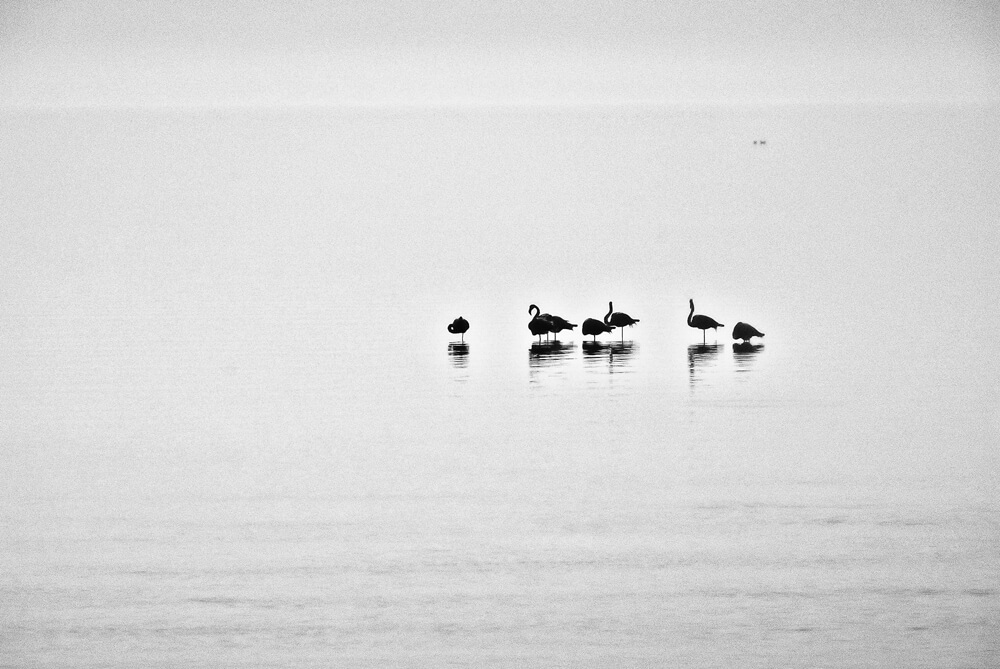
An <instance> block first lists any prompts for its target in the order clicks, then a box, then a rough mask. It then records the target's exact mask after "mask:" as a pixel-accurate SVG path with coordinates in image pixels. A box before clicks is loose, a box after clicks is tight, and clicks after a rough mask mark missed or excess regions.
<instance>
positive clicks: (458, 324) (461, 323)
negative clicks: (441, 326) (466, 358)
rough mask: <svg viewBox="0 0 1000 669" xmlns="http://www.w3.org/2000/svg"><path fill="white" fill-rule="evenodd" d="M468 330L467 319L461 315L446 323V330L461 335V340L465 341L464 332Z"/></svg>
mask: <svg viewBox="0 0 1000 669" xmlns="http://www.w3.org/2000/svg"><path fill="white" fill-rule="evenodd" d="M468 331H469V321H467V320H465V319H464V318H462V317H461V316H459V317H458V318H456V319H455V320H453V321H452V322H451V323H449V324H448V332H450V333H452V334H460V335H462V342H463V343H464V342H465V333H466V332H468Z"/></svg>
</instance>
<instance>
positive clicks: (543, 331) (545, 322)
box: [528, 304, 552, 342]
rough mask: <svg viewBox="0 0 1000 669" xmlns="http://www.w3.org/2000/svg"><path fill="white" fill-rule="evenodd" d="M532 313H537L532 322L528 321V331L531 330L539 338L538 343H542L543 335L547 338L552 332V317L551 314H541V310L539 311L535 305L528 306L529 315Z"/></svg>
mask: <svg viewBox="0 0 1000 669" xmlns="http://www.w3.org/2000/svg"><path fill="white" fill-rule="evenodd" d="M532 311H534V312H535V313H534V314H533V315H532V317H531V320H530V321H528V329H529V330H531V334H533V335H535V336H536V337H538V341H539V342H540V341H542V335H545V336H546V337H548V336H549V333H550V332H552V322H551V321H550V320H549V318H551V316H550V315H549V314H541V313H540V312H541V309H539V308H538V307H537V306H535V305H534V304H532V305H529V306H528V313H529V314H530V313H531V312H532Z"/></svg>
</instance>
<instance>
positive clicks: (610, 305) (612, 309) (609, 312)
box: [604, 302, 615, 325]
mask: <svg viewBox="0 0 1000 669" xmlns="http://www.w3.org/2000/svg"><path fill="white" fill-rule="evenodd" d="M614 309H615V308H614V306H613V305H612V304H611V302H608V313H607V314H605V316H604V324H605V325H607V324H608V321H609V320H610V319H611V312H612V311H614Z"/></svg>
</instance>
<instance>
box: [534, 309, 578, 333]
mask: <svg viewBox="0 0 1000 669" xmlns="http://www.w3.org/2000/svg"><path fill="white" fill-rule="evenodd" d="M542 316H543V317H544V316H548V317H549V323H551V324H552V334H553V335H555V336H556V338H558V335H559V333H560V332H562V331H563V330H571V331H572V329H573V328H575V327H576V323H570V322H569V321H568V320H566V319H565V318H563V317H561V316H551V315H549V314H542Z"/></svg>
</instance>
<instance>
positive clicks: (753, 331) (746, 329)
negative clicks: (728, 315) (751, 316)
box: [733, 321, 764, 342]
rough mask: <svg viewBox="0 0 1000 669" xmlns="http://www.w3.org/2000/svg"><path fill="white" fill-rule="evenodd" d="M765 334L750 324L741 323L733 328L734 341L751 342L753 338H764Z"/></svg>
mask: <svg viewBox="0 0 1000 669" xmlns="http://www.w3.org/2000/svg"><path fill="white" fill-rule="evenodd" d="M763 336H764V333H763V332H760V331H758V330H757V328H755V327H754V326H752V325H750V324H749V323H744V322H742V321H740V322H739V323H737V324H736V327H734V328H733V339H742V340H743V341H744V342H748V341H750V338H751V337H763Z"/></svg>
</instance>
